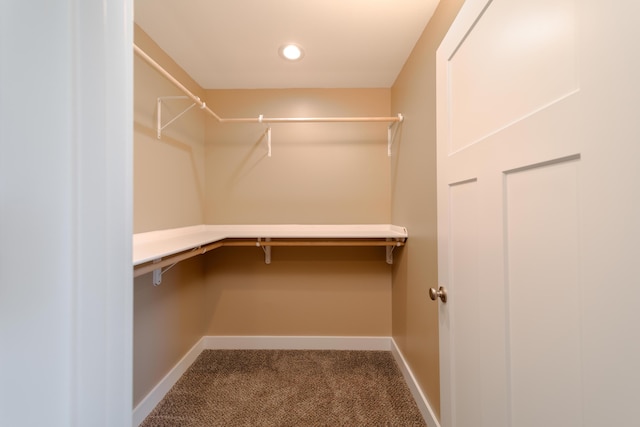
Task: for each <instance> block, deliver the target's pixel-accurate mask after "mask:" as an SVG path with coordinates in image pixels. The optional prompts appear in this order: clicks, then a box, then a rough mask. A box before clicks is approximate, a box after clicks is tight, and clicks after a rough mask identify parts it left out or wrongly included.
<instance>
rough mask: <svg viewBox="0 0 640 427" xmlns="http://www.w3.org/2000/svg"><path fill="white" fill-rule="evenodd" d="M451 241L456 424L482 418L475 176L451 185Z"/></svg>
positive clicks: (453, 384) (466, 423)
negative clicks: (458, 407)
mask: <svg viewBox="0 0 640 427" xmlns="http://www.w3.org/2000/svg"><path fill="white" fill-rule="evenodd" d="M449 207H450V210H451V211H450V223H449V224H450V225H449V230H450V244H449V262H450V271H451V275H450V277H449V286H448V292H449V297H450V298H454V299H455V301H456V305H455V307H454V309H453V311H452V312H450V315H451V317H450V319H451V324H450V328H451V331H452V333H451V358H452V361H453V369H452V372H451V380H452V395H453V401H454V414H458V412H456V411H455V407H456V406H460V407H463V408H465V411H460V412H459V416H457V417H455V416H454V419H453V422H454V425H461V426H465V425H472V424H473V423H474V422H476V421H477V420H478V419H480V418H481V417H482V406H481V401H480V399H478V396H479V395H480V393H481V392H482V391H481V388H482V384H481V372H482V364H481V363H480V358H479V357H475V358H471V359H470V358H469V355H470V354H474V355H478V354H479V353H480V351H481V345H482V341H481V310H482V307H481V304H480V298H479V297H480V289H479V286H478V285H479V283H478V261H479V254H478V243H479V242H478V217H477V211H478V183H477V181H476V180H475V179H472V180H467V181H464V182H460V183H454V184H451V185H450V186H449Z"/></svg>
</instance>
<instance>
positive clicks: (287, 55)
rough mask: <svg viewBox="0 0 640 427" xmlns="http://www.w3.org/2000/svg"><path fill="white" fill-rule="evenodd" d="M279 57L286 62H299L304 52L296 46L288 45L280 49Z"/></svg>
mask: <svg viewBox="0 0 640 427" xmlns="http://www.w3.org/2000/svg"><path fill="white" fill-rule="evenodd" d="M278 53H280V56H282V57H283V58H284V59H286V60H288V61H299V60H300V59H302V57H303V56H304V51H303V50H302V48H301V47H300V46H298V45H297V44H293V43H289V44H285V45H283V46H281V47H280V49H279V50H278Z"/></svg>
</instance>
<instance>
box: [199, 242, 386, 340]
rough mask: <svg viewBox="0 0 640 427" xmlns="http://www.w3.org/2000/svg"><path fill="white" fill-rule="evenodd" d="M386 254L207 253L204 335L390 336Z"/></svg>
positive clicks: (298, 251)
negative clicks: (207, 313)
mask: <svg viewBox="0 0 640 427" xmlns="http://www.w3.org/2000/svg"><path fill="white" fill-rule="evenodd" d="M384 256H385V255H384V249H383V248H358V249H353V248H308V247H307V248H284V247H275V248H273V252H272V263H271V264H270V265H266V264H265V263H264V254H263V253H262V250H261V249H260V248H223V249H218V250H216V251H214V252H211V253H210V254H207V257H208V259H207V265H206V269H207V276H206V277H207V297H206V304H207V306H208V308H209V310H210V313H211V317H210V318H209V323H208V329H207V334H208V335H283V336H299V335H305V336H390V335H391V276H390V272H391V269H390V266H389V265H387V264H386V263H385V261H384Z"/></svg>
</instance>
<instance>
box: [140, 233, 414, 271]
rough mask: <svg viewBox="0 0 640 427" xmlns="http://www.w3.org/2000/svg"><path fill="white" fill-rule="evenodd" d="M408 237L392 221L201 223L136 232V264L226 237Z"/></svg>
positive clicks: (395, 238)
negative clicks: (390, 222)
mask: <svg viewBox="0 0 640 427" xmlns="http://www.w3.org/2000/svg"><path fill="white" fill-rule="evenodd" d="M407 237H408V234H407V229H406V228H405V227H400V226H397V225H392V224H347V225H345V224H337V225H336V224H334V225H318V224H311V225H301V224H275V225H273V224H270V225H255V224H251V225H197V226H191V227H183V228H174V229H169V230H160V231H150V232H147V233H138V234H134V236H133V265H134V266H136V265H140V264H144V263H147V262H151V261H155V260H159V259H162V258H165V257H167V256H170V255H174V254H177V253H180V252H184V251H188V250H191V249H194V248H199V247H202V246H205V245H208V244H211V243H215V242H219V241H222V240H225V239H391V240H394V241H398V242H404V240H405V239H406V238H407ZM262 244H263V245H265V244H266V245H268V243H266V242H263V243H262Z"/></svg>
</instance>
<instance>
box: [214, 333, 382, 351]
mask: <svg viewBox="0 0 640 427" xmlns="http://www.w3.org/2000/svg"><path fill="white" fill-rule="evenodd" d="M202 340H203V345H204V348H205V349H210V350H370V351H371V350H381V351H389V350H391V338H389V337H307V336H246V337H244V336H208V337H202Z"/></svg>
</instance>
